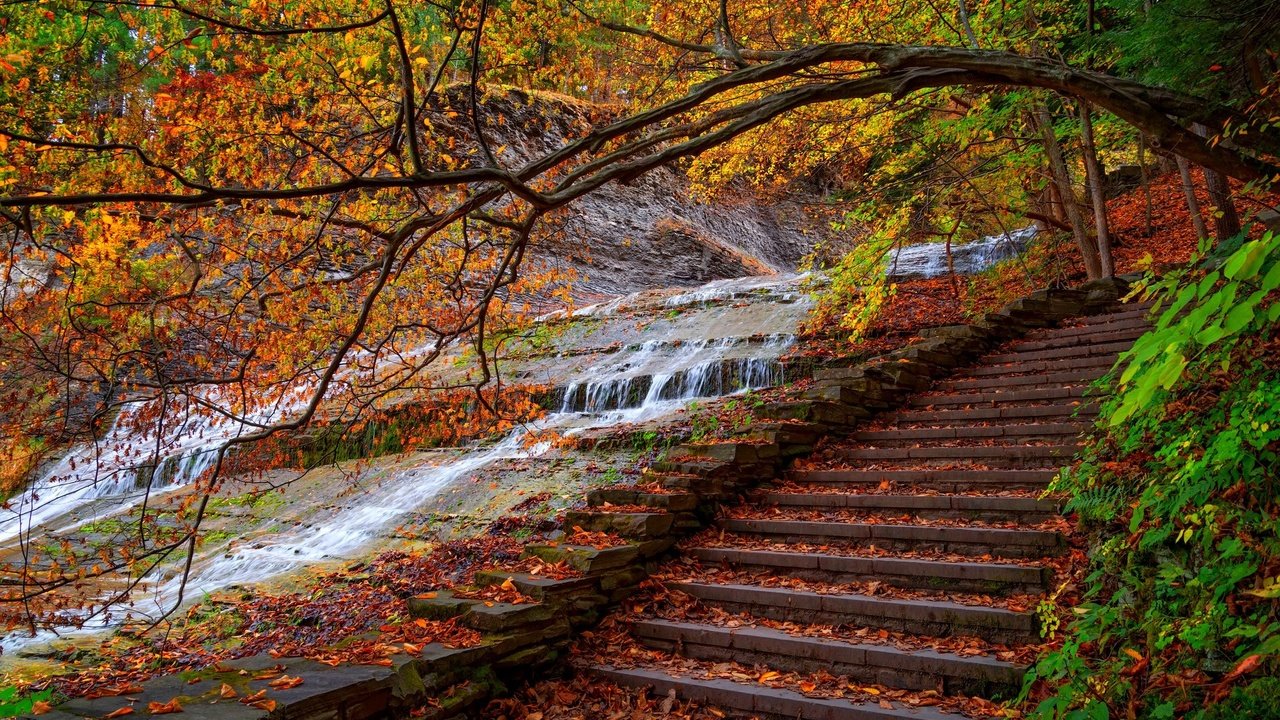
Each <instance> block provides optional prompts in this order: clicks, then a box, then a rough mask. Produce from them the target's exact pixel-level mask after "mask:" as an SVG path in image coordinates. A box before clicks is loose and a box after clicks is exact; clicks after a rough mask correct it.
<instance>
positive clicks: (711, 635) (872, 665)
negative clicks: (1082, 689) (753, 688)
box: [631, 620, 1025, 694]
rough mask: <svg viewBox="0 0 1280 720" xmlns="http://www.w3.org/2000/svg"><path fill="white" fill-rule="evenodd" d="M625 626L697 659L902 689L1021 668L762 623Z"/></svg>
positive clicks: (983, 682)
mask: <svg viewBox="0 0 1280 720" xmlns="http://www.w3.org/2000/svg"><path fill="white" fill-rule="evenodd" d="M631 632H632V634H633V635H635V636H636V637H637V638H638V639H639V640H640V641H641V642H643V643H645V644H646V645H649V646H651V647H657V648H660V649H670V650H675V651H677V652H679V653H680V654H681V655H683V656H685V657H692V658H697V659H700V660H719V661H726V660H727V661H732V662H738V663H741V664H743V665H748V666H751V665H765V666H768V667H771V668H773V669H775V670H782V671H793V672H816V671H818V670H822V671H825V672H830V673H832V674H834V675H847V676H849V677H851V678H855V679H857V680H859V681H862V682H871V683H879V684H882V685H889V686H891V687H899V688H903V689H907V690H924V689H927V688H937V687H939V686H941V687H942V688H943V691H944V692H947V693H972V694H987V693H990V692H992V691H996V692H999V691H1000V690H1010V689H1013V688H1016V687H1019V686H1021V684H1022V676H1023V674H1024V672H1025V668H1024V667H1021V666H1018V665H1014V664H1013V663H1008V662H1003V661H1001V660H997V659H996V658H994V657H989V656H984V655H975V656H970V657H962V656H960V655H955V654H951V653H942V652H936V651H933V650H903V649H900V648H897V647H894V646H892V645H873V644H868V643H854V642H847V641H844V640H835V639H831V638H818V637H807V636H803V635H791V634H790V633H786V632H783V631H781V630H775V629H773V628H767V627H737V628H727V627H720V626H717V625H706V624H701V623H689V622H677V621H672V620H639V621H636V622H634V623H632V628H631Z"/></svg>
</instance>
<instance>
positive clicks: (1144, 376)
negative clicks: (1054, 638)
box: [1025, 234, 1280, 720]
mask: <svg viewBox="0 0 1280 720" xmlns="http://www.w3.org/2000/svg"><path fill="white" fill-rule="evenodd" d="M1225 247H1228V248H1230V249H1228V250H1224V251H1222V252H1221V253H1220V255H1219V256H1217V257H1215V256H1207V257H1206V256H1205V252H1204V251H1205V248H1202V249H1201V254H1200V256H1199V258H1198V260H1197V261H1196V262H1194V263H1193V264H1191V265H1189V266H1188V267H1186V268H1184V269H1182V270H1179V271H1176V272H1174V273H1171V274H1169V275H1166V276H1164V277H1162V278H1159V279H1156V278H1148V279H1147V280H1146V281H1145V283H1144V284H1143V286H1142V287H1141V288H1140V289H1139V292H1141V293H1143V294H1145V295H1147V296H1152V297H1155V298H1156V308H1155V312H1156V313H1157V314H1158V315H1157V320H1156V323H1155V327H1154V329H1153V330H1152V331H1151V332H1149V333H1147V334H1145V335H1143V336H1142V337H1141V338H1140V339H1139V340H1138V341H1137V342H1136V343H1135V344H1134V346H1133V348H1132V349H1131V350H1129V351H1128V352H1126V353H1125V354H1124V355H1122V356H1121V358H1120V361H1119V363H1118V364H1117V372H1118V373H1119V375H1118V377H1113V378H1111V379H1110V382H1113V383H1114V386H1115V388H1114V389H1115V393H1114V395H1113V396H1112V397H1111V398H1110V399H1108V400H1107V401H1106V402H1104V403H1103V406H1102V414H1101V417H1100V420H1099V426H1098V430H1097V432H1096V433H1095V436H1094V437H1093V438H1092V439H1091V441H1090V445H1089V447H1088V448H1087V449H1086V451H1085V453H1084V460H1083V462H1082V463H1081V465H1080V466H1079V467H1077V468H1076V469H1075V470H1073V471H1071V472H1064V473H1063V474H1062V475H1061V476H1060V477H1059V478H1058V480H1057V482H1056V483H1055V486H1054V489H1055V490H1057V491H1060V492H1065V493H1068V494H1069V495H1070V496H1071V498H1072V499H1071V500H1070V502H1069V504H1068V507H1069V508H1071V509H1073V510H1075V511H1077V512H1078V513H1079V517H1080V520H1081V521H1082V522H1083V523H1086V525H1087V527H1088V528H1089V529H1091V530H1092V531H1093V533H1094V535H1093V546H1092V550H1091V553H1090V566H1089V573H1088V575H1087V576H1086V578H1085V582H1084V588H1083V591H1084V592H1083V600H1084V601H1083V603H1082V604H1081V605H1080V607H1078V608H1076V613H1077V614H1076V616H1075V619H1074V621H1073V622H1071V623H1070V624H1069V626H1068V627H1067V628H1066V631H1065V639H1064V643H1063V645H1062V646H1061V648H1060V649H1058V650H1056V651H1054V652H1052V653H1050V654H1049V655H1047V656H1046V657H1045V658H1043V659H1042V660H1041V662H1040V663H1038V665H1037V666H1036V668H1035V669H1034V671H1033V672H1032V673H1031V678H1030V679H1029V681H1028V684H1027V687H1026V690H1025V692H1027V693H1029V694H1031V695H1033V696H1035V697H1036V700H1037V703H1036V708H1035V715H1036V716H1038V717H1044V718H1064V719H1076V718H1108V717H1139V718H1175V717H1177V718H1193V719H1202V720H1204V719H1207V718H1220V717H1221V718H1226V717H1232V718H1245V717H1273V716H1274V713H1275V712H1276V710H1275V709H1274V707H1273V706H1274V705H1276V703H1275V698H1280V693H1272V695H1271V697H1272V702H1270V703H1268V702H1265V701H1262V700H1260V699H1258V698H1260V697H1263V696H1264V695H1259V694H1258V693H1263V692H1264V691H1265V690H1266V689H1267V688H1270V689H1272V690H1275V689H1276V688H1277V686H1276V684H1275V682H1274V679H1273V678H1272V677H1271V676H1272V675H1274V673H1275V671H1276V669H1277V662H1276V655H1277V652H1280V617H1278V614H1277V610H1278V609H1280V608H1278V607H1277V598H1280V577H1278V576H1280V521H1278V520H1277V514H1278V513H1277V510H1278V506H1277V501H1278V500H1280V457H1278V456H1277V450H1280V402H1278V400H1280V344H1277V342H1276V340H1275V339H1274V331H1275V329H1276V325H1277V320H1278V319H1280V302H1278V301H1277V300H1278V299H1280V293H1278V292H1277V289H1280V238H1277V237H1275V236H1272V235H1271V234H1268V235H1266V236H1265V237H1263V238H1262V239H1260V240H1255V241H1248V242H1243V243H1239V244H1236V245H1234V246H1225ZM1259 675H1264V676H1267V679H1266V680H1255V678H1256V677H1257V676H1259ZM1251 681H1253V682H1252V684H1249V683H1250V682H1251ZM1246 685H1247V688H1244V686H1246ZM1242 688H1244V689H1242ZM1251 693H1252V694H1251ZM1232 708H1234V709H1232ZM1248 708H1252V710H1247V709H1248ZM1253 711H1257V712H1260V713H1263V714H1250V713H1251V712H1253Z"/></svg>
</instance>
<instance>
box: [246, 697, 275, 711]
mask: <svg viewBox="0 0 1280 720" xmlns="http://www.w3.org/2000/svg"><path fill="white" fill-rule="evenodd" d="M249 706H250V707H256V708H258V709H259V710H266V711H267V712H271V711H273V710H275V709H276V701H275V700H259V701H257V702H254V703H249Z"/></svg>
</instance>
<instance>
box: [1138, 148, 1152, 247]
mask: <svg viewBox="0 0 1280 720" xmlns="http://www.w3.org/2000/svg"><path fill="white" fill-rule="evenodd" d="M1138 170H1139V171H1140V172H1141V173H1142V197H1143V200H1144V217H1143V219H1144V220H1146V229H1147V231H1146V237H1151V235H1152V233H1154V232H1155V230H1154V229H1153V228H1152V227H1151V225H1152V219H1151V173H1150V172H1149V171H1148V170H1147V134H1146V133H1138Z"/></svg>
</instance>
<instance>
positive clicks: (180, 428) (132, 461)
mask: <svg viewBox="0 0 1280 720" xmlns="http://www.w3.org/2000/svg"><path fill="white" fill-rule="evenodd" d="M300 403H301V400H300V397H299V396H298V395H297V394H296V393H293V394H285V395H284V396H282V397H280V398H278V399H277V401H276V403H274V404H273V405H272V406H271V407H269V408H266V409H260V410H251V411H249V412H248V413H246V414H245V415H244V416H243V417H242V418H240V419H231V418H228V417H226V416H223V415H213V414H209V413H207V412H200V411H197V410H193V409H192V408H191V407H190V406H188V407H185V408H175V409H173V410H171V411H170V414H169V415H168V416H166V417H165V418H163V422H164V423H165V424H164V425H163V426H161V427H157V426H156V424H155V422H152V421H146V420H144V419H143V418H144V417H147V416H148V415H149V414H150V411H151V410H154V408H151V407H148V406H147V404H145V403H129V404H127V405H125V406H124V407H122V408H121V409H120V413H119V415H118V416H117V417H116V420H115V422H114V423H113V424H112V426H111V429H110V430H108V431H107V433H106V435H105V436H104V437H103V438H102V439H101V440H99V441H98V442H97V443H90V444H85V445H81V446H78V447H76V448H73V449H72V450H71V451H70V452H69V453H67V454H66V455H65V456H63V457H62V458H61V459H59V460H58V461H57V462H56V463H55V464H54V465H53V466H52V467H50V468H49V469H48V470H47V471H46V472H45V473H44V474H43V475H42V476H41V477H39V478H38V479H37V480H36V481H35V482H33V483H32V484H31V486H30V487H29V488H28V489H27V490H26V491H25V492H23V493H21V494H20V495H18V496H17V497H15V498H13V499H11V500H10V501H9V503H8V504H7V505H6V506H5V508H4V509H3V510H0V543H8V542H9V541H11V540H13V539H15V538H18V537H23V538H25V537H28V536H30V535H31V534H32V532H33V531H34V530H36V529H37V528H40V526H42V525H44V524H46V523H48V522H50V521H52V520H55V519H59V518H64V516H68V515H69V516H71V520H72V524H71V525H70V526H69V527H71V528H74V527H75V526H77V525H79V524H81V523H83V522H88V521H90V520H94V519H96V518H99V517H103V516H105V515H110V514H114V513H117V512H119V511H121V510H124V509H127V508H129V507H132V506H134V505H136V504H138V503H140V502H142V501H143V500H144V499H146V498H154V497H158V496H160V495H163V494H164V493H166V492H169V491H172V490H176V489H178V488H180V487H183V486H185V485H188V484H190V483H191V482H193V481H195V480H196V479H198V478H199V477H200V476H201V475H203V474H204V473H205V472H207V471H208V470H209V469H210V468H211V467H212V465H213V463H214V462H215V461H216V459H217V450H218V448H219V447H220V446H221V445H222V444H223V443H225V442H226V441H227V440H229V439H231V438H233V437H236V436H237V435H241V434H243V433H246V432H252V431H253V430H256V429H257V428H258V427H259V426H261V425H264V424H269V423H272V422H275V421H277V420H279V419H280V418H281V417H282V416H283V415H284V414H286V413H288V412H290V411H291V410H293V409H294V408H296V407H297V406H298V405H299V404H300ZM65 529H68V528H56V529H53V530H52V532H60V531H63V530H65Z"/></svg>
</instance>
